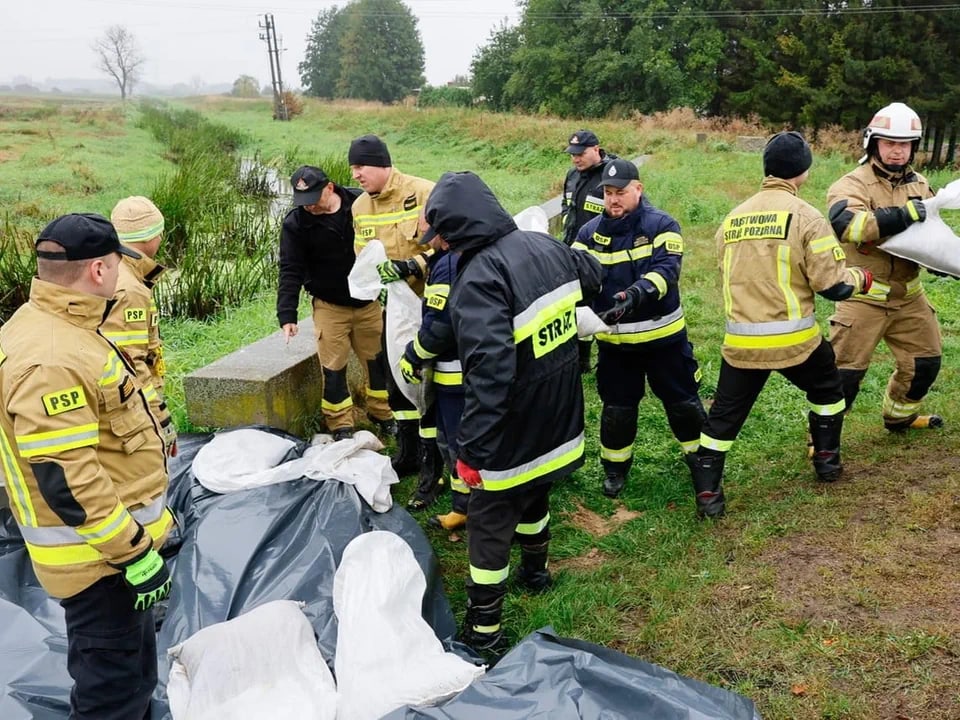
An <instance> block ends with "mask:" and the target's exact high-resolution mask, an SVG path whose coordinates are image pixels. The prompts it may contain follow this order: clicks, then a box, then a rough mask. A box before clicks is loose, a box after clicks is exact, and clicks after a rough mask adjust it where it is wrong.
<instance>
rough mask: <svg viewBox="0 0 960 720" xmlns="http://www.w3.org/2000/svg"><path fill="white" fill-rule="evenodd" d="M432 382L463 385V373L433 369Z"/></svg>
mask: <svg viewBox="0 0 960 720" xmlns="http://www.w3.org/2000/svg"><path fill="white" fill-rule="evenodd" d="M433 382H434V383H436V384H437V385H447V386H451V385H463V373H458V372H440V371H438V370H434V371H433Z"/></svg>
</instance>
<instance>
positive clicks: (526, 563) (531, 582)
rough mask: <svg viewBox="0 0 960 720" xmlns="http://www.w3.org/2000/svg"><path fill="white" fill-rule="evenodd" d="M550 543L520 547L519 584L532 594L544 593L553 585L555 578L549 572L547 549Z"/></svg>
mask: <svg viewBox="0 0 960 720" xmlns="http://www.w3.org/2000/svg"><path fill="white" fill-rule="evenodd" d="M549 545H550V543H549V542H545V543H540V544H538V545H521V546H520V567H518V568H517V583H519V584H520V585H521V586H523V587H524V588H526V589H527V590H529V591H530V592H532V593H542V592H543V591H545V590H546V589H547V588H549V587H550V586H551V585H553V578H552V577H551V575H550V571H549V570H547V548H548V547H549Z"/></svg>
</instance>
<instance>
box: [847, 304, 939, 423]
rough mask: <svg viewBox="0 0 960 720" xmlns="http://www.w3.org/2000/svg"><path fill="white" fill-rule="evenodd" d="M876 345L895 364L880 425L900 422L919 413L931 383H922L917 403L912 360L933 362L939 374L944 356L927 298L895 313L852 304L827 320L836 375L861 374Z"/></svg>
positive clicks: (914, 365)
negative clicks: (884, 346)
mask: <svg viewBox="0 0 960 720" xmlns="http://www.w3.org/2000/svg"><path fill="white" fill-rule="evenodd" d="M881 340H884V341H885V342H886V343H887V347H888V348H890V352H891V353H892V354H893V357H894V360H895V361H896V369H895V370H894V371H893V375H891V376H890V381H889V382H888V383H887V392H886V396H885V397H884V400H883V419H884V421H885V422H888V423H897V422H903V420H904V419H905V418H907V417H910V416H912V415H915V414H916V413H917V412H918V411H919V409H920V400H921V399H922V398H923V395H925V394H926V391H927V388H928V387H929V384H930V382H932V381H933V378H930V379H929V380H927V381H925V382H923V383H921V384H922V385H923V388H922V389H921V391H920V394H919V397H910V394H909V393H910V387H911V384H912V383H913V381H914V377H915V375H916V371H917V360H918V359H924V358H936V359H937V364H936V367H937V368H939V358H940V356H941V355H942V354H943V344H942V341H941V338H940V325H939V324H938V323H937V312H936V310H934V309H933V306H931V305H930V303H929V302H927V298H926V296H925V295H920V296H919V297H917V298H915V299H914V300H912V301H911V302H909V303H907V304H906V305H903V306H902V307H900V308H897V309H892V308H888V307H884V306H882V305H871V304H869V303H865V302H856V301H852V302H851V301H846V302H840V303H837V310H836V313H834V315H833V316H832V317H831V318H830V342H831V344H832V345H833V350H834V352H835V353H836V355H837V368H838V369H840V370H841V371H843V370H859V371H866V369H867V367H869V365H870V359H871V357H872V356H873V351H874V350H875V349H876V347H877V345H878V344H879V343H880V341H881Z"/></svg>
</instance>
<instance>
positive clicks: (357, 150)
mask: <svg viewBox="0 0 960 720" xmlns="http://www.w3.org/2000/svg"><path fill="white" fill-rule="evenodd" d="M347 159H348V160H349V161H350V164H351V165H371V166H373V167H390V166H391V165H393V163H392V162H390V151H389V150H387V145H386V143H384V142H383V140H381V139H380V138H378V137H377V136H376V135H364V136H363V137H358V138H357V139H356V140H354V141H353V142H352V143H350V152H349V153H347Z"/></svg>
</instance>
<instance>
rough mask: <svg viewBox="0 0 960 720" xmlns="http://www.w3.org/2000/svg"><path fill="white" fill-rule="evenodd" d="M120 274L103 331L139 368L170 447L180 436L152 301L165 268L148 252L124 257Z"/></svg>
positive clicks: (151, 403) (154, 304) (142, 380)
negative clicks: (171, 407) (166, 390)
mask: <svg viewBox="0 0 960 720" xmlns="http://www.w3.org/2000/svg"><path fill="white" fill-rule="evenodd" d="M121 257H122V258H123V260H122V261H121V263H120V277H119V278H118V279H117V291H116V293H115V294H114V296H113V299H114V301H115V302H114V304H113V306H112V307H111V308H110V313H109V314H108V315H107V318H106V320H104V321H103V324H102V325H101V326H100V332H101V333H103V335H104V337H106V338H107V340H109V341H110V342H112V343H113V344H114V345H116V346H117V347H119V348H120V349H121V350H123V351H124V352H125V353H126V354H127V356H128V357H129V358H130V360H131V361H132V362H133V367H134V368H135V369H136V371H137V379H138V380H139V381H140V386H141V387H142V388H143V393H144V395H146V397H147V400H148V401H149V402H150V409H151V410H152V411H153V414H154V415H155V416H156V417H157V419H158V420H159V421H160V427H161V429H162V430H163V436H164V440H165V441H166V444H167V446H168V447H169V446H170V445H172V444H173V442H174V441H175V440H176V438H177V432H176V427H175V426H174V425H173V421H172V419H171V418H170V410H169V409H168V408H167V404H166V402H165V401H164V399H163V376H164V374H165V373H166V367H165V365H164V360H163V344H162V343H161V341H160V314H159V312H158V311H157V304H156V303H155V302H154V300H153V292H152V290H153V285H154V283H156V281H157V279H158V278H159V277H160V276H161V275H162V274H163V273H164V272H165V271H166V268H164V267H163V266H162V265H159V264H157V263H156V262H155V261H154V260H152V259H150V258H148V257H147V256H146V255H143V256H141V257H140V259H138V260H135V259H133V258H131V257H127V256H126V255H123V256H121Z"/></svg>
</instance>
